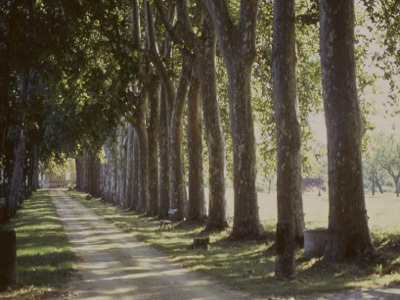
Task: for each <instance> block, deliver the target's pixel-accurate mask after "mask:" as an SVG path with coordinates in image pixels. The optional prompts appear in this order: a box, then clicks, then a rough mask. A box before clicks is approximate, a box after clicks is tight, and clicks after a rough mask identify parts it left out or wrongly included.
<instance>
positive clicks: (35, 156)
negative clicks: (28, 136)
mask: <svg viewBox="0 0 400 300" xmlns="http://www.w3.org/2000/svg"><path fill="white" fill-rule="evenodd" d="M32 173H33V174H32V177H33V178H32V191H34V192H36V191H37V189H38V188H39V182H38V178H39V150H38V145H37V143H36V142H35V143H34V144H33V172H32Z"/></svg>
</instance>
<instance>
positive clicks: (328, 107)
mask: <svg viewBox="0 0 400 300" xmlns="http://www.w3.org/2000/svg"><path fill="white" fill-rule="evenodd" d="M319 7H320V24H321V29H320V47H321V67H322V85H323V98H324V109H325V120H326V125H327V135H328V175H329V241H328V246H327V250H326V253H325V257H326V258H327V259H334V260H340V259H344V258H347V257H352V256H357V255H364V254H366V253H370V252H373V251H374V246H373V244H372V240H371V235H370V232H369V228H368V216H367V210H366V207H365V199H364V188H363V178H362V165H361V137H362V125H361V112H360V106H359V102H358V98H357V87H356V71H355V56H354V2H353V1H348V0H320V1H319Z"/></svg>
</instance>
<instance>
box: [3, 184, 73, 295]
mask: <svg viewBox="0 0 400 300" xmlns="http://www.w3.org/2000/svg"><path fill="white" fill-rule="evenodd" d="M6 227H8V228H13V229H15V231H16V234H17V257H18V258H17V259H18V277H19V282H20V287H18V288H17V289H15V290H12V289H9V290H8V291H6V292H3V293H0V299H42V298H43V297H45V296H50V295H52V296H56V295H57V294H59V293H60V288H61V287H62V284H63V283H64V282H65V280H66V278H67V277H68V276H69V275H70V274H71V273H72V272H73V269H74V263H75V257H74V254H73V252H72V250H71V247H70V245H69V243H68V240H67V237H66V234H65V232H64V229H63V227H62V223H61V221H60V219H59V218H58V215H57V212H56V208H55V207H54V205H53V203H52V202H51V199H50V196H49V195H48V193H47V191H44V190H43V191H39V192H36V193H34V194H33V196H32V197H31V198H29V199H27V200H25V201H24V203H23V207H22V208H21V209H20V210H19V211H18V212H17V216H16V217H15V218H14V219H13V220H12V222H10V223H9V224H7V225H6Z"/></svg>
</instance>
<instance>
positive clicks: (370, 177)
mask: <svg viewBox="0 0 400 300" xmlns="http://www.w3.org/2000/svg"><path fill="white" fill-rule="evenodd" d="M375 177H376V176H375V172H371V174H370V175H369V181H370V182H371V193H372V196H374V195H375V181H376V180H375Z"/></svg>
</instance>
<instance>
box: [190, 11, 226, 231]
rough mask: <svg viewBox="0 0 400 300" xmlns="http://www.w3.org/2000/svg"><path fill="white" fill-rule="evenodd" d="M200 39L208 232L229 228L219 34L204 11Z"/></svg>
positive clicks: (200, 78)
mask: <svg viewBox="0 0 400 300" xmlns="http://www.w3.org/2000/svg"><path fill="white" fill-rule="evenodd" d="M201 40H202V44H203V48H202V49H201V50H200V51H201V52H200V53H199V54H198V58H197V74H198V76H199V80H200V85H201V94H202V100H203V112H204V122H205V124H204V125H205V126H204V127H205V131H206V137H207V140H206V142H207V148H208V158H209V169H208V171H209V197H208V199H209V200H208V203H209V204H208V205H209V206H208V220H207V230H211V231H213V230H224V229H225V228H226V227H227V226H228V222H227V219H226V216H227V211H226V198H225V147H224V136H223V133H222V126H221V121H220V113H219V107H218V96H217V77H216V75H217V72H216V67H215V52H216V34H215V30H214V26H213V24H212V19H211V18H210V16H209V14H208V12H204V19H203V29H202V36H201Z"/></svg>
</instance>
